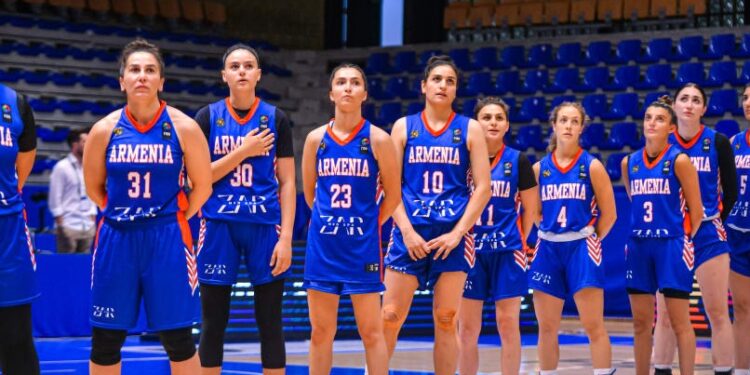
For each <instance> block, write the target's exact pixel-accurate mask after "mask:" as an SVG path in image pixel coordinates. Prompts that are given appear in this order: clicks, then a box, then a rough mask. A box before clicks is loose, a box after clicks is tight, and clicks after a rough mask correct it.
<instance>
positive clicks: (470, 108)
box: [461, 98, 477, 118]
mask: <svg viewBox="0 0 750 375" xmlns="http://www.w3.org/2000/svg"><path fill="white" fill-rule="evenodd" d="M476 105H477V99H475V98H471V99H466V100H464V101H463V103H461V114H462V115H464V116H466V117H468V118H473V117H474V107H476Z"/></svg>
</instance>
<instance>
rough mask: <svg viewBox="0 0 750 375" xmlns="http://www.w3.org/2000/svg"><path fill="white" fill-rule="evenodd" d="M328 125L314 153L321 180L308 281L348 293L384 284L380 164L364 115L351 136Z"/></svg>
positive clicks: (312, 285) (376, 288)
mask: <svg viewBox="0 0 750 375" xmlns="http://www.w3.org/2000/svg"><path fill="white" fill-rule="evenodd" d="M332 127H333V122H331V123H330V124H329V125H327V127H326V132H325V134H324V135H323V138H322V140H321V141H320V145H319V146H318V150H317V153H316V162H317V165H316V171H317V182H316V185H315V200H314V202H313V206H312V215H311V219H310V228H309V230H308V235H307V251H306V253H305V275H304V279H305V282H304V287H305V288H306V289H314V290H318V291H321V292H326V293H331V294H338V295H345V294H364V293H377V292H381V291H383V290H385V287H384V286H383V255H382V254H383V252H382V250H381V247H380V223H379V215H380V205H379V200H380V199H379V198H380V196H381V194H382V188H381V185H380V181H379V176H380V169H379V167H378V163H377V160H375V156H374V155H373V152H372V142H371V139H370V128H371V127H372V125H371V124H370V123H369V122H368V121H366V120H365V119H362V121H361V122H360V123H359V125H357V127H356V128H355V129H354V130H353V131H352V133H351V135H350V136H349V137H348V138H347V139H340V138H338V137H337V136H336V135H335V134H334V133H333V130H332Z"/></svg>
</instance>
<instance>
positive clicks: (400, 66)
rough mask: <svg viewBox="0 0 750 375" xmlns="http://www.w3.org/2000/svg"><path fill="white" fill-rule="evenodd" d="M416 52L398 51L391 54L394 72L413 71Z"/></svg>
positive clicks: (415, 62) (415, 64)
mask: <svg viewBox="0 0 750 375" xmlns="http://www.w3.org/2000/svg"><path fill="white" fill-rule="evenodd" d="M416 66H417V54H416V53H415V52H414V51H399V52H396V55H395V56H393V70H394V72H395V73H409V72H415V68H416Z"/></svg>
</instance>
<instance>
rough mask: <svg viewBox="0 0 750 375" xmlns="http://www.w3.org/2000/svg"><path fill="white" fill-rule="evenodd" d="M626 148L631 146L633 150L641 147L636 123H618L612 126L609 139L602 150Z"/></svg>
mask: <svg viewBox="0 0 750 375" xmlns="http://www.w3.org/2000/svg"><path fill="white" fill-rule="evenodd" d="M625 146H630V147H631V148H633V149H636V148H638V147H640V139H639V137H638V126H637V125H636V123H634V122H618V123H616V124H614V125H612V129H611V130H610V131H609V137H608V138H607V140H606V142H604V144H602V145H601V147H600V148H601V149H602V150H622V148H623V147H625Z"/></svg>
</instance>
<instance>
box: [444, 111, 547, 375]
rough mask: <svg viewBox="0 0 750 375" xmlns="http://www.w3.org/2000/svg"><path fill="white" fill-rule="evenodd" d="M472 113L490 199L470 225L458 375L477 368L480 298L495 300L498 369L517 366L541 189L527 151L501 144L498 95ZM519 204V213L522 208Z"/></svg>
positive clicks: (503, 126) (504, 121) (504, 116)
mask: <svg viewBox="0 0 750 375" xmlns="http://www.w3.org/2000/svg"><path fill="white" fill-rule="evenodd" d="M474 116H475V117H476V119H477V121H478V122H479V124H480V125H481V126H482V129H483V130H484V136H485V139H486V140H487V151H488V152H489V159H490V163H491V164H490V165H491V167H490V168H491V170H490V173H491V178H492V181H491V185H490V186H491V198H490V202H489V204H487V207H486V209H485V210H484V211H483V212H482V215H481V216H480V217H479V221H478V222H477V225H475V226H474V236H475V245H476V251H477V260H476V264H475V265H474V268H473V269H472V270H471V271H470V272H469V276H468V278H467V280H466V287H465V289H464V299H463V301H461V310H460V312H459V324H458V331H459V336H460V339H461V357H460V361H459V373H461V374H476V373H477V371H478V370H479V351H478V349H477V341H478V339H479V334H480V333H481V331H482V307H483V305H484V301H486V300H490V301H492V302H493V303H494V304H495V316H496V321H497V329H498V332H499V333H500V341H501V342H502V343H503V345H502V347H501V348H500V351H501V357H502V362H501V363H502V373H503V374H518V371H519V370H520V367H521V332H520V329H519V323H518V319H519V315H520V310H521V298H522V297H523V296H524V295H526V293H527V291H528V283H527V281H526V252H525V248H526V237H527V233H529V231H530V230H531V227H532V226H533V225H534V220H535V217H534V215H536V213H537V212H538V211H539V189H538V188H537V185H536V179H535V178H534V170H533V168H532V166H531V163H530V162H529V159H528V158H527V157H526V155H524V154H522V153H521V152H519V151H518V150H515V149H512V148H510V147H508V146H506V145H505V144H504V143H503V137H504V136H505V133H506V132H507V131H508V127H509V126H510V124H509V122H508V105H507V104H505V102H503V101H502V99H500V98H495V97H486V98H484V99H480V100H479V102H478V103H477V105H476V107H475V108H474ZM522 206H523V215H522V214H521V207H522Z"/></svg>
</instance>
